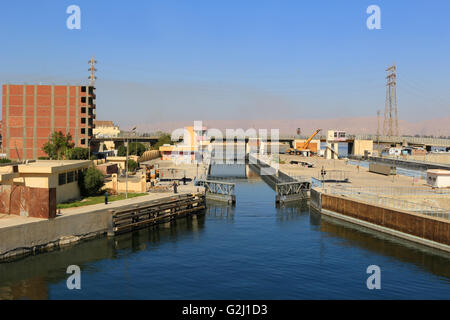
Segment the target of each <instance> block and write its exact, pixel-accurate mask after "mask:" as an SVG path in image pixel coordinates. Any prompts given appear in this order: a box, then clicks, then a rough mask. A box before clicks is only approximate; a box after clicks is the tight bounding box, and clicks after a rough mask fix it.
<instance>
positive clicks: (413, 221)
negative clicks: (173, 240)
mask: <svg viewBox="0 0 450 320" xmlns="http://www.w3.org/2000/svg"><path fill="white" fill-rule="evenodd" d="M310 203H311V206H312V207H313V208H315V209H317V210H319V211H320V212H321V213H322V214H325V215H329V216H333V217H335V218H339V219H342V220H346V221H349V222H352V223H355V224H359V225H362V226H365V227H368V228H371V229H375V230H378V231H381V232H385V233H389V234H392V235H395V236H398V237H401V238H404V239H407V240H410V241H414V242H418V243H421V244H424V245H427V246H431V247H434V248H438V249H441V250H445V251H447V252H450V221H449V220H447V219H443V218H438V217H431V216H427V215H422V214H416V213H412V212H404V211H401V210H394V209H390V208H385V207H380V206H375V205H371V204H368V203H364V202H361V201H356V200H353V199H345V198H342V197H337V196H334V195H328V194H323V193H321V192H319V191H317V190H314V189H313V190H311V202H310Z"/></svg>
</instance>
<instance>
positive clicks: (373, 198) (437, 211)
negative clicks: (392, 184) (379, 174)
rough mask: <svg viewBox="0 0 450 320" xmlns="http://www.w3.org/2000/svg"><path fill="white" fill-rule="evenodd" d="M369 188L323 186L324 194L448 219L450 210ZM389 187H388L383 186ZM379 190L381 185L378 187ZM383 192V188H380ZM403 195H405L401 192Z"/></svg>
mask: <svg viewBox="0 0 450 320" xmlns="http://www.w3.org/2000/svg"><path fill="white" fill-rule="evenodd" d="M370 188H371V187H369V188H367V189H366V188H355V187H350V188H346V187H337V186H332V187H329V188H327V187H325V189H324V193H325V194H332V195H339V196H344V197H348V198H352V199H355V200H361V201H364V202H367V203H370V204H374V205H378V206H383V207H386V208H393V209H399V210H404V211H409V212H414V213H421V214H424V215H428V216H433V217H439V218H444V219H450V211H449V210H447V209H444V208H440V207H433V206H430V205H426V204H421V203H416V202H411V201H407V200H403V199H398V198H392V197H388V196H386V195H387V194H389V193H386V192H387V190H384V192H385V193H371V191H372V192H374V191H376V189H370ZM375 188H376V187H375ZM385 189H389V188H385ZM379 190H381V187H380V189H379ZM381 191H382V192H383V190H381ZM392 195H400V193H396V194H392ZM403 195H405V194H404V193H403Z"/></svg>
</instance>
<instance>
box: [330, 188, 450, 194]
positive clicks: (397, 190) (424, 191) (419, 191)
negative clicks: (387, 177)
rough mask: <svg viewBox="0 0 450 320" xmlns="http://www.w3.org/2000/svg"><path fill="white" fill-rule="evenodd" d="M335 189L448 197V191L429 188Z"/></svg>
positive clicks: (449, 191)
mask: <svg viewBox="0 0 450 320" xmlns="http://www.w3.org/2000/svg"><path fill="white" fill-rule="evenodd" d="M333 188H335V189H345V190H347V191H352V192H363V193H372V194H377V195H391V196H401V195H404V196H408V195H450V189H437V188H436V189H433V188H431V187H406V186H405V187H377V186H368V187H350V186H337V185H336V186H333Z"/></svg>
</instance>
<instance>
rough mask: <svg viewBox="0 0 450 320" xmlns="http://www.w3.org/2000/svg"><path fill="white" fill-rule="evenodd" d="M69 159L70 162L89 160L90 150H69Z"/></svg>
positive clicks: (78, 148)
mask: <svg viewBox="0 0 450 320" xmlns="http://www.w3.org/2000/svg"><path fill="white" fill-rule="evenodd" d="M67 157H68V158H69V160H88V157H89V149H87V148H80V147H76V148H73V149H68V150H67Z"/></svg>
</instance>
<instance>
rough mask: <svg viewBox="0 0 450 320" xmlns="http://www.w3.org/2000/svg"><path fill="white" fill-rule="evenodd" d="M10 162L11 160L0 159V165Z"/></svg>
mask: <svg viewBox="0 0 450 320" xmlns="http://www.w3.org/2000/svg"><path fill="white" fill-rule="evenodd" d="M11 162H12V161H11V159H8V158H1V159H0V163H11Z"/></svg>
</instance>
